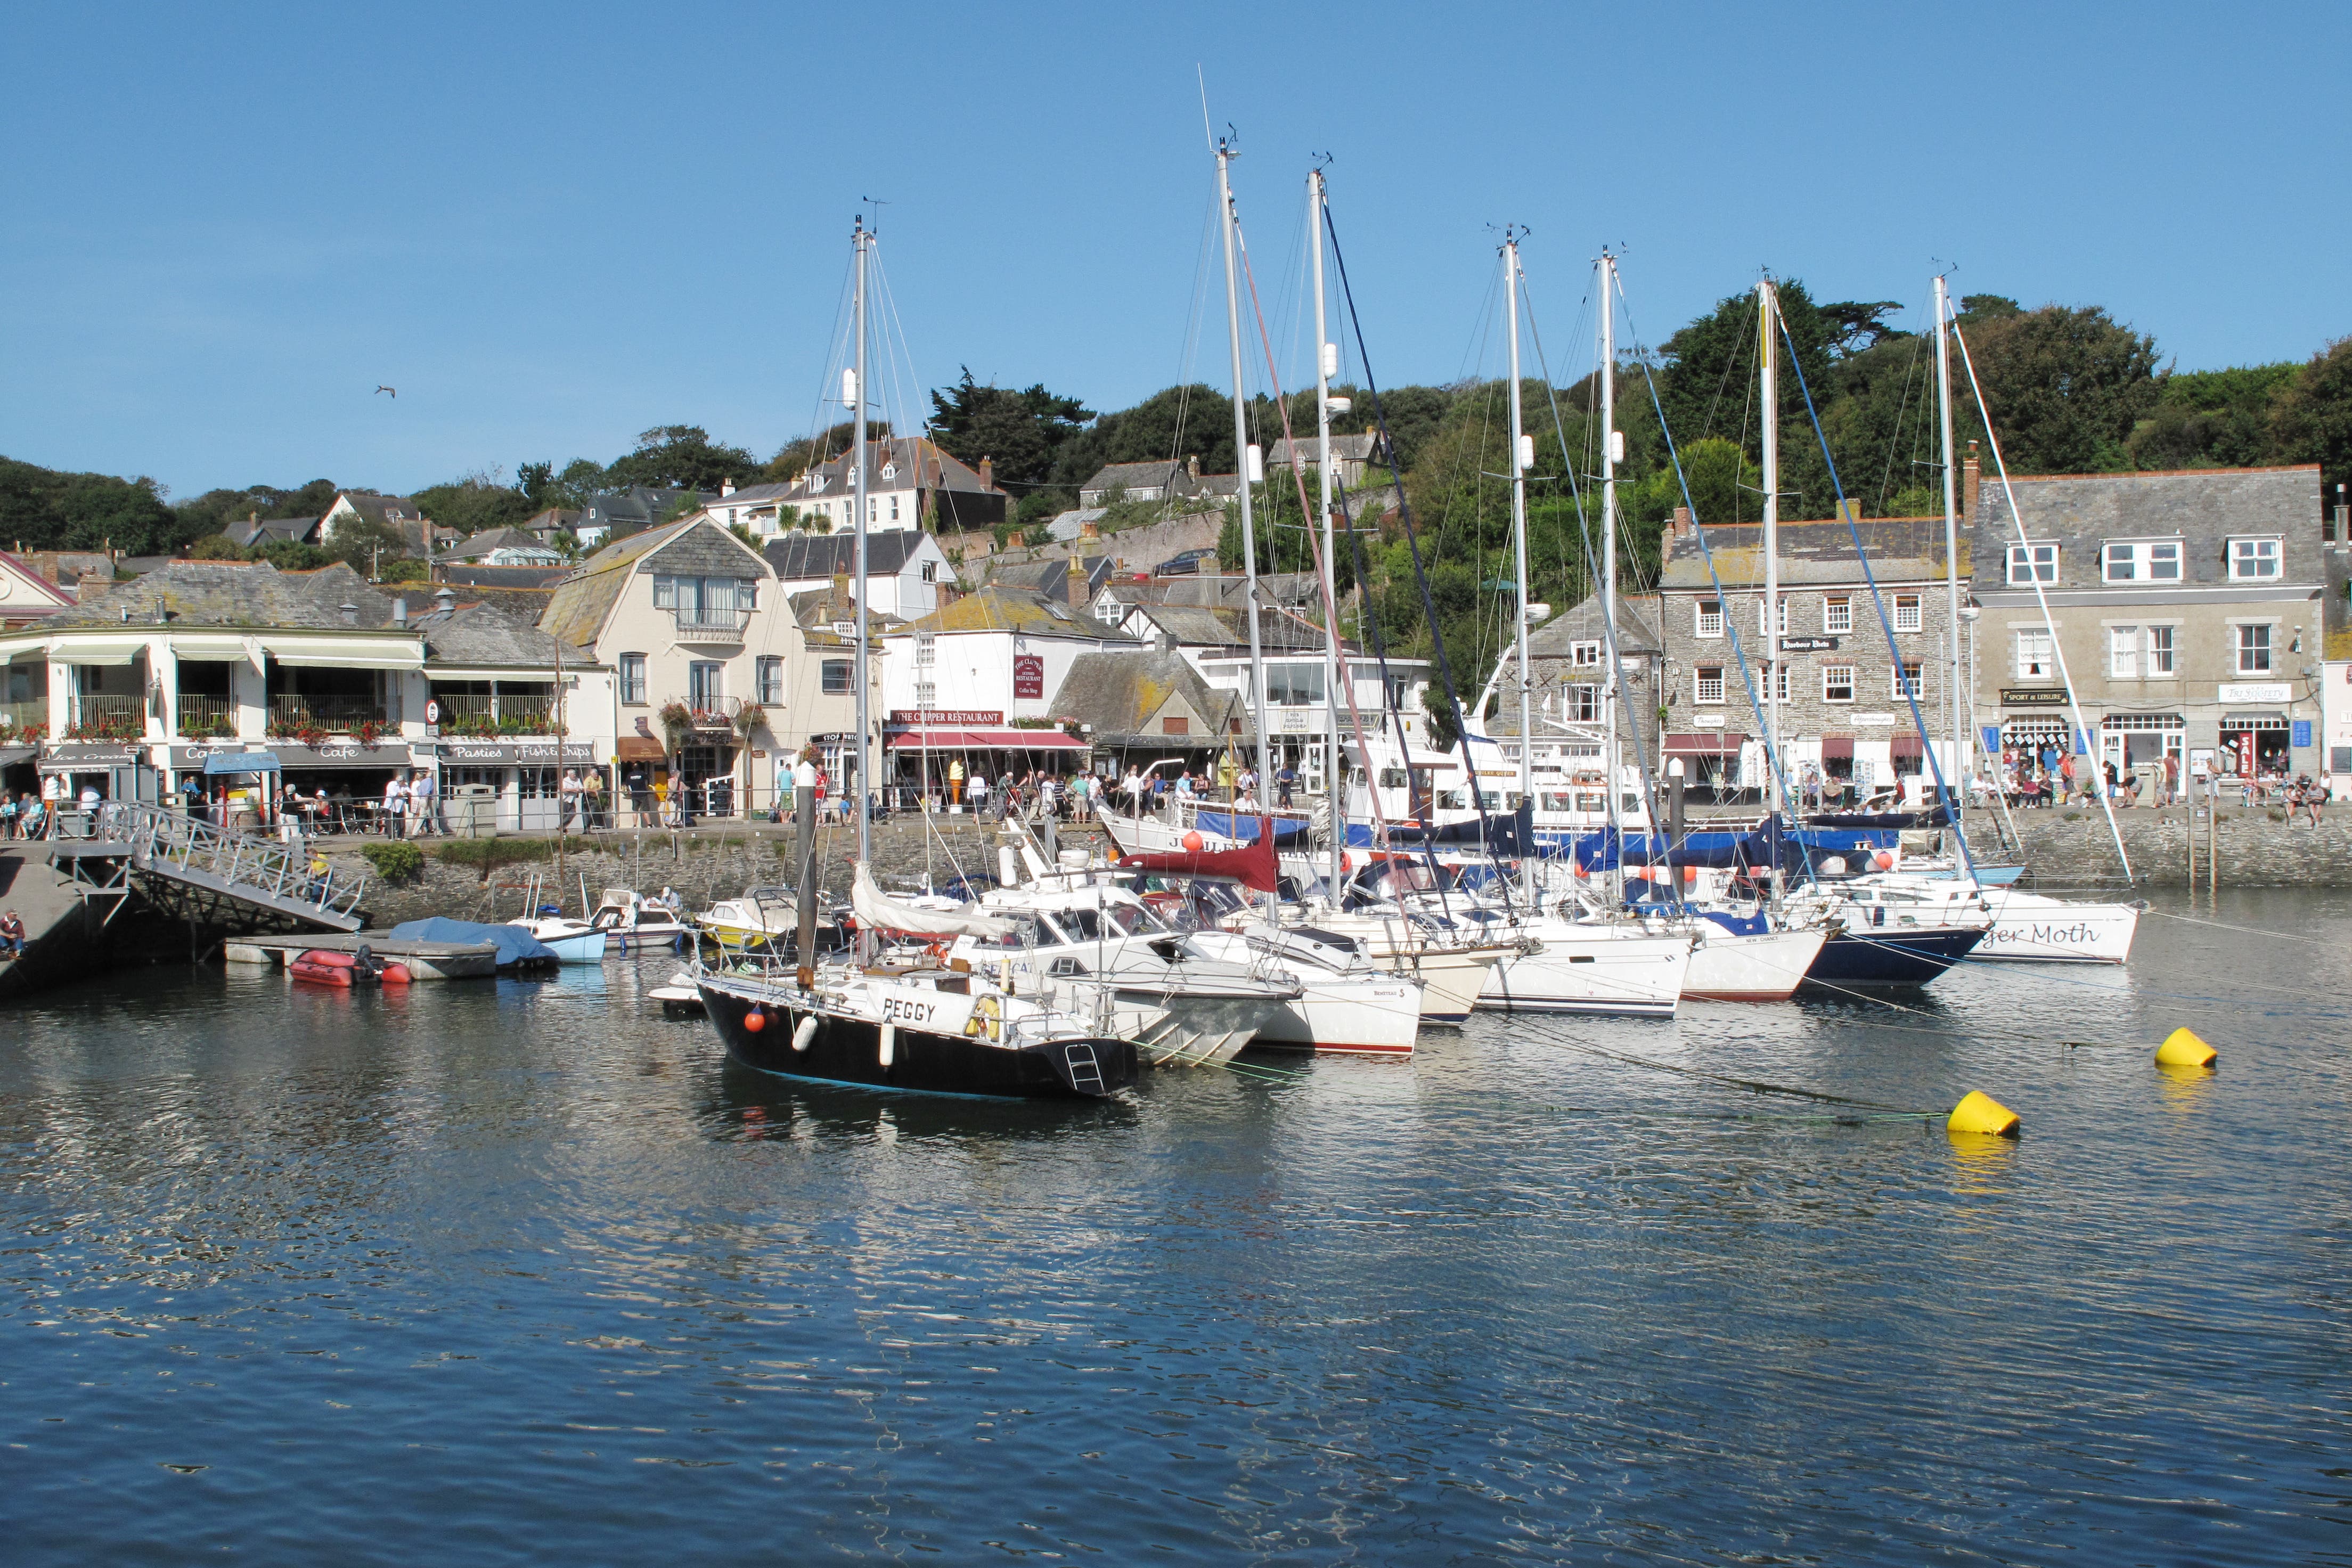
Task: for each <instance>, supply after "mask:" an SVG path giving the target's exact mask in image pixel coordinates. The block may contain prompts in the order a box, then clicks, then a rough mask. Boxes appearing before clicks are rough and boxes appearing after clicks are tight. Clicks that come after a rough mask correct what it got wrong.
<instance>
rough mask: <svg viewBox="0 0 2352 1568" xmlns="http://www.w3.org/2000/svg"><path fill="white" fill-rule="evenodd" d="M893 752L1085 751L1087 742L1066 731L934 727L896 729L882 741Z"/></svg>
mask: <svg viewBox="0 0 2352 1568" xmlns="http://www.w3.org/2000/svg"><path fill="white" fill-rule="evenodd" d="M883 744H884V745H886V746H887V747H888V748H889V749H890V750H891V751H894V752H1083V751H1085V750H1087V742H1084V741H1082V740H1080V739H1079V738H1078V737H1077V736H1076V735H1073V734H1071V733H1070V732H1069V731H1066V730H1018V729H1014V728H1013V727H1011V726H1009V725H1008V726H1006V727H1004V728H1003V729H985V730H975V729H953V730H950V729H946V728H942V727H939V726H934V725H926V726H923V727H920V728H916V727H913V726H909V727H908V728H906V729H902V730H893V731H890V735H889V738H888V739H887V740H886V741H885V742H883Z"/></svg>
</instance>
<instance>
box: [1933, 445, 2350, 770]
mask: <svg viewBox="0 0 2352 1568" xmlns="http://www.w3.org/2000/svg"><path fill="white" fill-rule="evenodd" d="M2011 487H2012V488H2013V489H2014V490H2015V491H2016V496H2017V511H2018V513H2019V514H2020V515H2021V517H2022V518H2023V520H2024V529H2023V537H2022V538H2020V537H2019V530H2018V529H2017V528H2016V527H2015V525H2014V524H2013V523H2012V521H2011V511H2010V506H2009V501H2008V499H2007V496H2006V494H2005V492H2004V491H2003V490H2002V489H2001V488H2000V486H1999V485H1997V484H1988V485H1986V486H1984V488H1983V489H1982V491H1981V492H1980V494H1979V497H1978V499H1977V504H1976V506H1975V508H1974V510H1973V515H1974V527H1975V534H1976V564H1977V571H1976V577H1975V597H1976V600H1977V602H1978V604H1979V605H1981V606H1982V617H1981V619H1980V620H1979V623H1978V624H1977V626H1976V627H1975V628H1974V630H1975V635H1974V637H1973V639H1972V642H1973V647H1972V649H1971V658H1972V659H1973V662H1974V666H1975V670H1976V679H1975V684H1976V701H1977V721H1978V726H1979V733H1980V735H1981V738H1982V743H1983V744H1984V745H1987V746H1998V745H2000V743H2002V742H2010V743H2026V744H2047V743H2051V742H2058V743H2062V744H2063V742H2065V741H2066V740H2067V738H2068V737H2067V731H2068V729H2069V728H2070V727H2071V726H2070V723H2069V720H2068V715H2067V710H2066V706H2065V688H2064V685H2063V681H2062V680H2061V679H2060V669H2059V664H2060V660H2061V658H2062V657H2063V661H2064V667H2065V674H2066V675H2068V676H2071V677H2072V678H2073V679H2074V689H2075V690H2076V691H2077V693H2078V694H2079V695H2080V696H2081V698H2082V702H2083V712H2084V728H2085V729H2087V730H2088V731H2091V733H2089V734H2084V735H2078V736H2076V737H2074V742H2075V750H2076V751H2077V752H2095V753H2096V754H2098V755H2099V756H2100V757H2101V758H2103V759H2104V760H2105V761H2108V762H2112V763H2116V767H2117V769H2118V772H2119V773H2121V772H2126V771H2129V772H2136V773H2138V774H2139V775H2140V779H2141V783H2142V784H2143V786H2144V787H2145V786H2148V785H2151V784H2153V777H2152V773H2153V771H2154V770H2155V769H2156V768H2158V767H2160V766H2161V764H2162V762H2163V759H2164V758H2166V757H2167V756H2170V757H2173V758H2175V759H2179V760H2180V761H2182V762H2185V763H2189V765H2191V766H2193V765H2194V764H2195V763H2197V762H2199V761H2200V760H2202V761H2205V762H2207V763H2214V764H2218V765H2219V766H2220V767H2221V771H2223V772H2225V773H2242V772H2249V771H2255V770H2259V771H2263V772H2279V771H2287V772H2291V773H2311V774H2312V775H2313V776H2314V777H2316V776H2318V775H2319V773H2321V771H2322V764H2323V762H2324V761H2325V758H2324V756H2323V752H2322V748H2321V744H2320V743H2319V742H2320V737H2319V736H2317V735H2316V734H2315V728H2316V724H2315V721H2317V720H2318V718H2319V716H2320V696H2319V689H2318V682H2319V679H2320V669H2321V659H2320V655H2321V651H2322V647H2321V639H2322V637H2324V635H2325V633H2326V626H2325V625H2324V624H2323V615H2324V613H2325V612H2326V611H2327V609H2328V607H2329V605H2328V601H2327V600H2326V596H2325V584H2326V564H2325V561H2324V552H2323V546H2322V542H2321V540H2322V533H2321V513H2320V481H2319V468H2318V467H2317V466H2316V465H2305V466H2303V467H2298V468H2219V469H2197V470H2185V471H2180V472H2173V473H2141V474H2063V475H2045V476H2040V477H2034V478H2024V479H2012V480H2011ZM2037 587H2038V588H2039V589H2040V591H2041V595H2042V598H2043V599H2046V600H2047V602H2048V605H2049V613H2048V615H2047V616H2046V617H2045V616H2044V615H2043V612H2042V604H2041V600H2038V599H2037V598H2036V593H2035V590H2036V589H2037Z"/></svg>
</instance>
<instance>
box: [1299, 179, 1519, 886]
mask: <svg viewBox="0 0 2352 1568" xmlns="http://www.w3.org/2000/svg"><path fill="white" fill-rule="evenodd" d="M1323 226H1324V229H1325V230H1326V232H1328V234H1329V235H1330V237H1331V259H1332V262H1333V263H1334V267H1335V269H1336V270H1337V271H1338V272H1339V294H1340V298H1342V299H1343V300H1346V301H1347V306H1348V324H1349V326H1350V327H1351V328H1353V329H1354V331H1355V334H1356V349H1357V354H1358V357H1359V359H1360V362H1361V363H1362V364H1363V366H1364V390H1365V391H1366V392H1367V393H1369V394H1370V395H1371V399H1372V415H1373V417H1374V418H1375V419H1376V420H1377V421H1378V422H1379V424H1380V427H1381V445H1382V446H1383V447H1387V449H1388V458H1389V472H1390V473H1391V475H1393V476H1394V477H1395V479H1396V485H1397V515H1398V516H1399V518H1400V519H1402V521H1403V523H1404V541H1405V546H1406V548H1407V549H1408V550H1409V551H1410V552H1412V575H1413V581H1414V583H1415V584H1417V585H1418V586H1419V587H1420V590H1421V607H1422V612H1423V614H1424V615H1426V616H1428V617H1429V635H1430V637H1431V638H1432V640H1433V645H1434V647H1435V651H1436V654H1437V673H1438V676H1439V677H1440V679H1443V680H1444V684H1445V718H1446V721H1447V722H1448V723H1449V724H1451V725H1452V726H1453V728H1454V739H1455V740H1456V741H1457V742H1460V744H1461V747H1462V767H1463V773H1464V774H1465V784H1466V787H1467V788H1468V790H1469V794H1470V804H1471V805H1472V806H1473V807H1474V808H1475V810H1476V811H1477V813H1478V837H1479V838H1480V840H1481V841H1482V842H1485V843H1489V844H1491V843H1493V842H1494V829H1493V826H1492V825H1491V824H1490V823H1489V822H1488V820H1487V816H1486V791H1484V790H1482V789H1480V788H1479V787H1478V763H1477V760H1476V758H1475V756H1473V754H1472V753H1471V750H1470V731H1469V727H1468V726H1467V725H1465V723H1464V722H1463V721H1462V698H1461V695H1460V693H1459V692H1458V690H1457V689H1455V686H1454V664H1453V660H1452V659H1450V658H1447V656H1446V652H1445V634H1444V631H1443V630H1442V629H1441V628H1440V627H1439V626H1438V623H1437V601H1436V598H1435V596H1434V595H1433V594H1431V592H1430V588H1429V571H1428V567H1427V565H1426V563H1423V560H1422V556H1421V535H1420V532H1419V531H1418V530H1416V529H1415V528H1414V527H1413V523H1412V500H1411V499H1410V498H1409V497H1407V496H1406V495H1405V493H1404V475H1403V474H1402V473H1401V472H1399V471H1398V469H1397V466H1396V464H1397V457H1396V438H1395V437H1394V436H1393V435H1392V434H1391V432H1390V430H1389V416H1388V408H1387V405H1385V404H1384V403H1383V402H1382V401H1381V389H1380V384H1379V383H1378V382H1376V381H1375V380H1373V378H1372V356H1371V352H1370V349H1368V348H1367V347H1366V346H1365V344H1364V320H1363V317H1361V316H1360V315H1359V314H1358V313H1357V311H1356V289H1355V285H1354V284H1353V283H1351V282H1350V281H1349V278H1348V258H1347V253H1346V252H1345V251H1343V250H1342V249H1341V248H1340V247H1339V220H1338V219H1337V218H1336V217H1334V216H1332V213H1331V208H1330V205H1329V204H1328V203H1326V204H1325V205H1324V208H1323ZM1513 456H1514V457H1517V454H1516V453H1514V454H1513ZM1383 673H1385V672H1383ZM1399 727H1400V729H1402V715H1399ZM1402 762H1403V763H1404V766H1405V779H1406V781H1407V784H1406V789H1407V798H1408V799H1410V798H1411V781H1412V752H1411V750H1410V749H1408V750H1406V751H1405V752H1404V754H1403V756H1402ZM1430 787H1431V789H1432V790H1433V791H1434V789H1435V788H1436V781H1435V779H1434V778H1433V779H1432V780H1431V784H1430ZM1431 815H1432V816H1435V815H1436V814H1435V812H1434V811H1432V813H1431ZM1431 858H1432V859H1433V860H1434V858H1435V857H1434V855H1433V856H1432V857H1431ZM1504 897H1505V900H1506V901H1507V900H1508V898H1509V895H1508V894H1507V893H1506V894H1505V895H1504Z"/></svg>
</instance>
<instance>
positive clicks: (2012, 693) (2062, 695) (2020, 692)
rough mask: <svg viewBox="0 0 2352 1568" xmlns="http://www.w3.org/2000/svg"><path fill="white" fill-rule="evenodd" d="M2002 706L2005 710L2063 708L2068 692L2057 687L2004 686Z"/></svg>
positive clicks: (2002, 689) (2001, 691)
mask: <svg viewBox="0 0 2352 1568" xmlns="http://www.w3.org/2000/svg"><path fill="white" fill-rule="evenodd" d="M2000 705H2001V706H2002V707H2004V708H2063V707H2064V706H2066V691H2065V689H2064V688H2063V687H2057V686H2004V687H2002V688H2001V689H2000Z"/></svg>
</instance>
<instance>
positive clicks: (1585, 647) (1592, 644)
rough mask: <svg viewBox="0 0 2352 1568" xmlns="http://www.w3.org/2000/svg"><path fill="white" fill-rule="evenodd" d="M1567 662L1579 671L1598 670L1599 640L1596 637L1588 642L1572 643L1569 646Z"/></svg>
mask: <svg viewBox="0 0 2352 1568" xmlns="http://www.w3.org/2000/svg"><path fill="white" fill-rule="evenodd" d="M1568 662H1569V663H1570V664H1572V665H1574V666H1575V667H1576V668H1579V669H1596V668H1600V665H1601V642H1600V639H1599V638H1597V637H1596V638H1594V639H1592V640H1591V641H1588V642H1572V643H1570V644H1569V645H1568Z"/></svg>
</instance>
